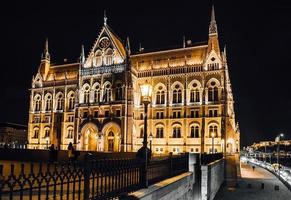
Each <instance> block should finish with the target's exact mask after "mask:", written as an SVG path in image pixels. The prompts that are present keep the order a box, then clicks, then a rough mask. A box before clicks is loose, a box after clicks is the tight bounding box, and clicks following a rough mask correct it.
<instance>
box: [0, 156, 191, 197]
mask: <svg viewBox="0 0 291 200" xmlns="http://www.w3.org/2000/svg"><path fill="white" fill-rule="evenodd" d="M143 166H144V162H142V161H141V160H138V159H135V158H130V159H124V158H122V159H121V158H117V159H94V158H93V157H92V156H89V155H87V156H86V157H85V159H84V162H66V163H54V164H50V163H39V164H38V163H30V164H21V165H17V164H11V165H10V166H5V168H4V167H3V165H0V200H4V199H5V200H6V199H10V200H11V199H20V200H22V199H39V200H40V199H41V200H42V199H85V200H86V199H111V198H115V197H118V196H119V195H121V194H126V193H129V192H132V191H136V190H138V189H140V188H142V187H143V183H142V182H141V181H142V180H143V179H142V178H141V175H142V174H144V173H143V171H141V170H144V167H143ZM186 171H188V154H186V155H180V156H170V157H167V158H163V159H159V160H155V159H152V160H151V161H150V162H149V163H148V170H147V178H148V180H149V183H150V184H153V183H156V182H158V181H161V180H164V179H166V178H169V177H172V176H175V175H178V174H181V173H183V172H186Z"/></svg>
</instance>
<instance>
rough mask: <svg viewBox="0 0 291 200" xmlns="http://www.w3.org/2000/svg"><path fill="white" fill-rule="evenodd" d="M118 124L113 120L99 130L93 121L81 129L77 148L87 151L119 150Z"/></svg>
mask: <svg viewBox="0 0 291 200" xmlns="http://www.w3.org/2000/svg"><path fill="white" fill-rule="evenodd" d="M120 133H121V131H120V126H119V125H118V124H116V123H114V122H110V123H108V124H106V125H105V126H104V127H103V128H102V130H101V131H99V130H98V127H97V126H96V125H95V124H94V123H91V122H89V123H87V124H85V125H84V126H83V128H82V129H81V138H80V142H79V145H78V147H77V148H78V149H80V150H87V151H116V152H118V151H120Z"/></svg>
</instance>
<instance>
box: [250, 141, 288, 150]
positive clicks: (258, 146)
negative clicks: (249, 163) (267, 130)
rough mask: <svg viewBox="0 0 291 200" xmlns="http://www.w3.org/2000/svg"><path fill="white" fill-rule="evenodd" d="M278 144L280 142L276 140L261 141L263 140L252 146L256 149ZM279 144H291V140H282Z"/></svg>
mask: <svg viewBox="0 0 291 200" xmlns="http://www.w3.org/2000/svg"><path fill="white" fill-rule="evenodd" d="M277 144H278V142H275V141H261V142H258V143H254V144H252V145H251V146H250V147H252V148H253V149H255V150H256V149H259V148H262V147H272V146H275V145H277ZM279 144H280V145H283V146H290V145H291V140H280V141H279Z"/></svg>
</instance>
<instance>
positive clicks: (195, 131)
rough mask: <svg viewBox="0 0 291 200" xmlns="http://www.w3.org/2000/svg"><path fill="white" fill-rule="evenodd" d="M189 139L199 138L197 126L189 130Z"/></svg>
mask: <svg viewBox="0 0 291 200" xmlns="http://www.w3.org/2000/svg"><path fill="white" fill-rule="evenodd" d="M190 130H191V132H190V137H191V138H199V126H198V125H193V126H191V128H190Z"/></svg>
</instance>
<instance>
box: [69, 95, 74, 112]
mask: <svg viewBox="0 0 291 200" xmlns="http://www.w3.org/2000/svg"><path fill="white" fill-rule="evenodd" d="M68 103H69V106H68V109H69V110H73V109H74V107H75V95H74V93H71V94H69V95H68Z"/></svg>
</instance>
